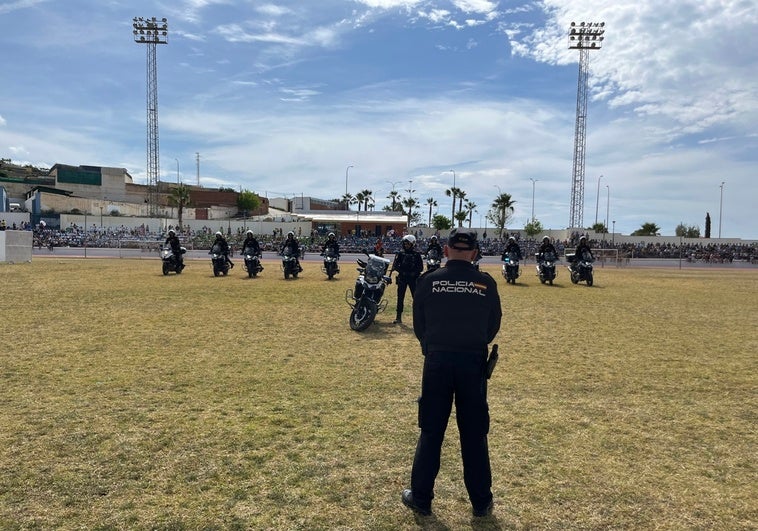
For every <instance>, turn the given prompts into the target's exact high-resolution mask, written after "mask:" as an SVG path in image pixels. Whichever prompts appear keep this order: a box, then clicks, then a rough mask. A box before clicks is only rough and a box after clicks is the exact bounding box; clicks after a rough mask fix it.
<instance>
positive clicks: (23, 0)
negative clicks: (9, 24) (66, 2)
mask: <svg viewBox="0 0 758 531" xmlns="http://www.w3.org/2000/svg"><path fill="white" fill-rule="evenodd" d="M49 1H50V0H17V1H16V2H9V3H7V4H2V5H0V15H4V14H6V13H12V12H13V11H17V10H19V9H26V8H29V7H34V6H36V5H38V4H44V3H45V2H49Z"/></svg>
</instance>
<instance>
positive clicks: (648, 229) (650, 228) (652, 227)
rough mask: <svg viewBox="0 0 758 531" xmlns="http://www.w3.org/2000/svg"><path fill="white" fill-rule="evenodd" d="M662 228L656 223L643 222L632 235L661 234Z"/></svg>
mask: <svg viewBox="0 0 758 531" xmlns="http://www.w3.org/2000/svg"><path fill="white" fill-rule="evenodd" d="M660 235H661V228H660V227H659V226H658V225H656V224H655V223H643V224H642V226H641V227H640V228H639V229H637V230H636V231H634V232H633V233H632V236H660Z"/></svg>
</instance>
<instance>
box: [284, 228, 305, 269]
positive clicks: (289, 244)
mask: <svg viewBox="0 0 758 531" xmlns="http://www.w3.org/2000/svg"><path fill="white" fill-rule="evenodd" d="M284 251H288V252H289V254H290V255H291V256H294V257H295V263H296V264H297V270H298V272H302V271H303V268H302V267H301V266H300V244H299V243H298V242H297V240H296V239H295V233H294V232H292V231H289V232H288V233H287V239H286V240H284V243H283V244H282V249H281V251H280V252H279V255H280V256H284Z"/></svg>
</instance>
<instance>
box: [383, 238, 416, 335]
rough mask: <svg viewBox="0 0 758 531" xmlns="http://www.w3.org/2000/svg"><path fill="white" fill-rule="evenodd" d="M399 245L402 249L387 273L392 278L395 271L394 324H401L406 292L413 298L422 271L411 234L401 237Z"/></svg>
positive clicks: (414, 240) (414, 239)
mask: <svg viewBox="0 0 758 531" xmlns="http://www.w3.org/2000/svg"><path fill="white" fill-rule="evenodd" d="M401 245H402V249H400V251H398V253H397V254H396V255H395V261H394V262H392V268H391V269H390V272H389V275H390V276H392V272H393V271H397V317H396V318H395V321H394V322H395V324H399V323H402V322H403V321H402V314H403V302H404V299H405V292H406V290H407V289H410V290H411V297H413V292H414V291H416V280H417V279H418V277H419V276H420V275H421V273H422V272H423V271H424V261H423V260H422V258H421V253H420V252H418V251H417V250H415V249H414V247H415V245H416V237H415V236H413V235H412V234H407V235H405V236H403V240H402V244H401Z"/></svg>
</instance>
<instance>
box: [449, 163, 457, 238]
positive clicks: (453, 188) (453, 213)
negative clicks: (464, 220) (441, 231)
mask: <svg viewBox="0 0 758 531" xmlns="http://www.w3.org/2000/svg"><path fill="white" fill-rule="evenodd" d="M448 171H451V172H453V187H452V188H451V190H450V191H451V192H452V193H451V194H450V196H451V197H452V198H453V208H452V210H451V212H450V225H451V226H453V227H455V197H456V189H455V170H448Z"/></svg>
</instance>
